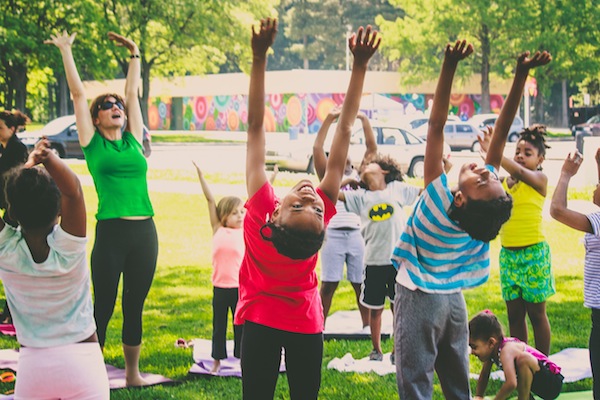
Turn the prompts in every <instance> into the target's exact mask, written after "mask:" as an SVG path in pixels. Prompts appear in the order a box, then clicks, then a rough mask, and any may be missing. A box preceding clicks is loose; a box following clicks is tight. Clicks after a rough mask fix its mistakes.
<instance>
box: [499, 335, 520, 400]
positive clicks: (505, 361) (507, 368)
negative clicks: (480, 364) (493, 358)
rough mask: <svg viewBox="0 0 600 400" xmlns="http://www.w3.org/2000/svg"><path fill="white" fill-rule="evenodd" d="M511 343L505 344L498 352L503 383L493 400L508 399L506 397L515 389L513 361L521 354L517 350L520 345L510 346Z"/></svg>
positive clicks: (515, 376) (515, 377)
mask: <svg viewBox="0 0 600 400" xmlns="http://www.w3.org/2000/svg"><path fill="white" fill-rule="evenodd" d="M511 344H512V343H507V344H506V345H505V346H504V348H503V349H502V351H501V352H500V361H501V362H502V370H503V371H504V379H505V380H504V383H503V384H502V386H501V387H500V390H499V391H498V393H497V394H496V397H494V399H495V400H504V399H508V396H510V394H511V393H512V392H513V391H514V390H515V389H516V388H517V370H516V368H515V359H516V357H517V354H518V353H519V352H521V349H519V348H518V346H520V343H519V344H518V345H515V346H511Z"/></svg>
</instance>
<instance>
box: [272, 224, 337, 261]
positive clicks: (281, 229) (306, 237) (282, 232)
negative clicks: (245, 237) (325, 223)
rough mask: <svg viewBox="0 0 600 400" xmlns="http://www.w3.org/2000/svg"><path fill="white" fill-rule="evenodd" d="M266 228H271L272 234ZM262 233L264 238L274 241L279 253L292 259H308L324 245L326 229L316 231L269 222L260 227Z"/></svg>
mask: <svg viewBox="0 0 600 400" xmlns="http://www.w3.org/2000/svg"><path fill="white" fill-rule="evenodd" d="M266 230H269V231H270V234H267V233H266V232H265V231H266ZM260 235H261V236H262V238H263V239H264V240H267V241H269V242H271V243H273V246H275V249H277V252H278V253H279V254H281V255H284V256H286V257H289V258H291V259H292V260H306V259H307V258H310V257H312V256H314V255H315V254H317V252H318V251H319V249H320V248H321V246H322V245H323V240H324V239H325V230H322V231H321V232H319V233H315V232H312V231H301V230H298V229H292V228H289V227H285V226H281V225H277V224H275V223H274V222H267V223H266V224H264V225H263V226H262V227H261V228H260Z"/></svg>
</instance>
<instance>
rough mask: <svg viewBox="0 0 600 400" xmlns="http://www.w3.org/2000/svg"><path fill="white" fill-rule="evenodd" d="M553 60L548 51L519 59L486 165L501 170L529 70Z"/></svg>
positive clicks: (495, 129) (525, 54) (495, 128)
mask: <svg viewBox="0 0 600 400" xmlns="http://www.w3.org/2000/svg"><path fill="white" fill-rule="evenodd" d="M551 60H552V57H551V56H550V54H549V53H548V52H547V51H544V52H541V53H540V52H539V51H538V52H536V53H535V54H534V55H533V56H532V57H531V58H530V57H529V52H525V53H523V54H521V55H520V56H519V58H518V59H517V69H516V71H515V78H514V80H513V83H512V86H511V88H510V91H509V92H508V96H506V101H505V102H504V105H503V106H502V110H501V111H500V115H499V116H498V120H497V121H496V125H495V127H494V134H493V135H492V141H491V143H490V148H489V150H488V152H487V155H486V158H485V163H486V164H489V165H493V166H494V167H495V168H496V169H498V168H500V163H501V162H502V154H503V153H504V145H505V144H506V138H507V136H508V131H509V130H510V125H511V124H512V121H513V120H514V119H515V115H516V114H517V109H518V108H519V103H520V102H521V96H522V95H523V88H524V87H525V81H527V76H528V75H529V70H530V69H532V68H535V67H539V66H541V65H546V64H548V63H549V62H550V61H551Z"/></svg>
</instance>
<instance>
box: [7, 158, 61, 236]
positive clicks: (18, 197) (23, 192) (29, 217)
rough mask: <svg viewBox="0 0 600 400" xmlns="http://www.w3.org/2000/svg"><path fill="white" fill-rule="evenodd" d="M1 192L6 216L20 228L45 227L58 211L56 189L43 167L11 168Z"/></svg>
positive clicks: (50, 222) (58, 191)
mask: <svg viewBox="0 0 600 400" xmlns="http://www.w3.org/2000/svg"><path fill="white" fill-rule="evenodd" d="M4 193H5V196H6V201H7V203H8V213H9V215H10V217H11V218H12V219H15V220H16V221H18V222H19V225H21V226H22V227H23V228H24V229H34V228H43V227H47V226H49V225H51V224H52V223H53V221H54V220H55V219H56V217H57V216H58V213H59V212H60V200H61V195H60V190H58V187H57V186H56V183H55V182H54V180H53V179H52V178H51V177H50V175H49V174H48V172H46V170H45V169H43V168H38V167H36V168H22V167H16V168H13V169H12V170H10V171H9V172H8V173H7V179H6V183H5V186H4Z"/></svg>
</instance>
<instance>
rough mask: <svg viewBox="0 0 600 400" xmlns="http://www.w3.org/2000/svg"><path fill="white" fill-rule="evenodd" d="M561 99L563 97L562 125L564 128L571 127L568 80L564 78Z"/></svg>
mask: <svg viewBox="0 0 600 400" xmlns="http://www.w3.org/2000/svg"><path fill="white" fill-rule="evenodd" d="M561 89H562V90H561V99H562V104H561V105H562V107H561V111H562V112H561V118H560V125H561V126H562V127H563V128H568V127H569V106H568V101H569V99H568V94H567V80H566V79H563V80H562V82H561Z"/></svg>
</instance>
